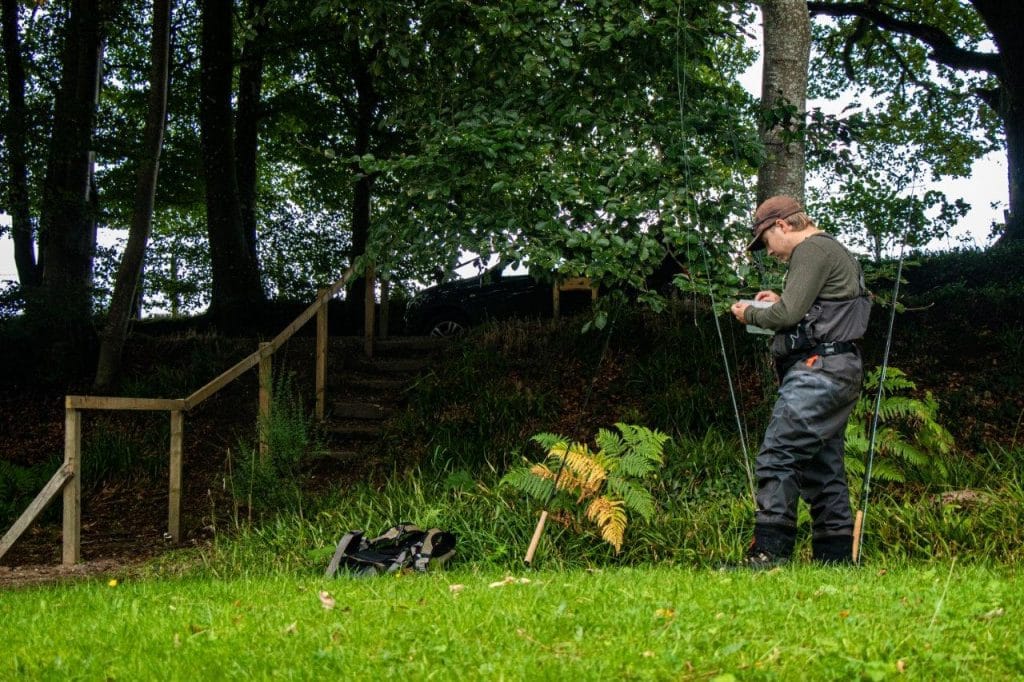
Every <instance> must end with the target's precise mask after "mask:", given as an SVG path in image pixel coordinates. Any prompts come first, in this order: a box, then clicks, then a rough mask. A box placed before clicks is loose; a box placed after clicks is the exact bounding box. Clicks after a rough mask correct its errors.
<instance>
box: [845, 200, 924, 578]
mask: <svg viewBox="0 0 1024 682" xmlns="http://www.w3.org/2000/svg"><path fill="white" fill-rule="evenodd" d="M915 184H916V183H915ZM908 210H909V209H908ZM906 246H907V237H906V232H904V234H903V241H902V243H901V244H900V257H899V261H898V264H897V266H896V281H895V283H894V284H893V289H892V301H891V310H890V311H889V330H888V331H887V332H886V335H885V350H884V351H883V352H882V367H881V370H880V372H879V374H878V390H877V391H876V393H875V409H874V412H873V414H872V417H871V438H870V439H869V440H868V455H867V464H866V465H865V467H864V485H863V490H862V491H861V507H860V509H858V510H857V514H856V515H855V517H854V520H853V553H852V557H853V563H854V564H857V565H858V566H859V565H860V557H861V551H860V550H861V545H862V543H863V541H864V522H865V520H866V519H867V513H868V500H869V498H870V495H871V473H872V469H873V468H874V464H875V443H876V441H877V438H878V420H879V414H880V413H881V410H882V394H883V393H884V392H885V374H886V372H887V371H888V369H889V351H890V350H891V348H892V330H893V327H894V326H895V324H896V303H897V300H898V299H899V295H900V280H901V279H902V278H903V256H904V251H905V250H906Z"/></svg>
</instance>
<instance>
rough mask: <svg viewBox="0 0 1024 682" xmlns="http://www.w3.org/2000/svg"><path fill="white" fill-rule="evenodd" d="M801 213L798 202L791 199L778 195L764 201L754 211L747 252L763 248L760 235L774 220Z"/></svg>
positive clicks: (802, 209)
mask: <svg viewBox="0 0 1024 682" xmlns="http://www.w3.org/2000/svg"><path fill="white" fill-rule="evenodd" d="M803 211H804V208H803V206H801V205H800V202H799V201H797V200H796V199H794V198H792V197H786V196H781V195H780V196H777V197H772V198H771V199H765V200H764V201H763V202H762V203H761V205H760V206H758V207H757V210H756V211H754V224H753V227H752V228H751V232H752V233H753V235H754V238H753V239H751V240H750V244H748V245H747V251H759V250H760V249H763V248H764V242H762V241H761V233H762V232H764V231H765V230H767V229H768V228H769V227H771V226H772V224H773V223H774V222H775V221H776V220H785V219H786V218H788V217H790V216H791V215H796V214H797V213H803Z"/></svg>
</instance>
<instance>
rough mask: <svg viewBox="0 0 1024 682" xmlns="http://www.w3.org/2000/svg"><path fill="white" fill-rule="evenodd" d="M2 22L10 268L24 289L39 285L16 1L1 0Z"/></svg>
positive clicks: (23, 78)
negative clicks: (11, 267) (10, 242)
mask: <svg viewBox="0 0 1024 682" xmlns="http://www.w3.org/2000/svg"><path fill="white" fill-rule="evenodd" d="M0 11H2V21H3V51H4V62H5V64H6V66H7V115H6V116H5V117H4V137H6V138H7V164H8V169H9V174H8V177H7V200H8V202H9V209H8V210H10V212H11V239H12V241H13V242H14V264H15V266H16V267H17V269H18V281H19V282H21V286H22V287H24V288H25V289H32V288H33V287H35V286H36V285H38V284H39V280H40V276H39V275H40V273H39V268H38V267H37V265H36V256H35V250H34V248H33V237H32V215H31V213H30V209H29V202H28V153H27V151H26V131H25V122H26V121H27V120H28V117H27V115H26V110H25V65H24V63H23V62H22V57H21V40H20V38H19V36H18V1H17V0H3V5H2V7H0Z"/></svg>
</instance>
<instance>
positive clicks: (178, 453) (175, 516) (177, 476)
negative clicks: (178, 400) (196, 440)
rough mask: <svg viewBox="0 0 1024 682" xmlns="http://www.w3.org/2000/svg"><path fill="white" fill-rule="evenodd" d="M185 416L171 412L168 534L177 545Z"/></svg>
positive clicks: (178, 539) (179, 532)
mask: <svg viewBox="0 0 1024 682" xmlns="http://www.w3.org/2000/svg"><path fill="white" fill-rule="evenodd" d="M184 436H185V414H184V413H183V412H182V411H181V410H175V411H174V412H171V457H170V466H169V468H170V476H169V478H170V484H169V489H168V494H167V532H168V534H170V536H171V541H173V542H174V543H175V544H178V543H180V542H181V481H182V478H181V465H182V459H183V458H184V447H183V443H184Z"/></svg>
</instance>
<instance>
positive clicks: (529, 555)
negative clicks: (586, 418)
mask: <svg viewBox="0 0 1024 682" xmlns="http://www.w3.org/2000/svg"><path fill="white" fill-rule="evenodd" d="M618 313H619V306H614V307H613V308H612V313H611V316H610V317H609V318H608V333H607V334H605V337H604V345H603V346H602V347H601V354H600V355H598V356H597V364H596V365H595V366H594V374H593V375H592V376H591V377H590V383H589V384H588V385H587V391H586V393H584V394H583V402H582V403H580V410H579V413H577V415H576V426H575V427H574V428H573V431H574V432H575V433H576V435H577V436H578V435H579V430H580V423H581V422H582V421H583V415H584V413H585V412H586V410H587V405H588V404H589V403H590V396H591V394H592V393H593V392H594V384H596V383H597V375H598V373H599V372H600V371H601V365H602V363H603V362H604V358H605V356H606V355H607V354H608V346H609V345H610V343H611V340H612V330H613V329H614V328H615V319H616V317H617V316H618ZM571 445H572V444H571V443H566V452H565V454H564V455H563V456H562V461H561V462H559V463H558V471H557V472H556V473H555V479H554V481H553V483H552V486H551V492H549V493H548V496H547V499H546V500H545V501H544V505H543V507H542V508H541V513H540V519H539V520H538V521H537V527H536V528H534V530H533V537H532V538H530V545H529V547H527V549H526V556H525V557H524V558H523V562H524V563H525V564H527V565H531V564H532V563H533V555H534V553H535V552H536V551H537V545H538V544H540V538H541V535H542V534H543V533H544V524H545V523H546V522H547V520H548V507H550V506H551V502H552V500H554V499H555V495H557V494H558V482H559V481H560V480H561V478H562V472H563V471H565V463H566V462H567V461H568V459H569V448H570V447H571Z"/></svg>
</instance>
